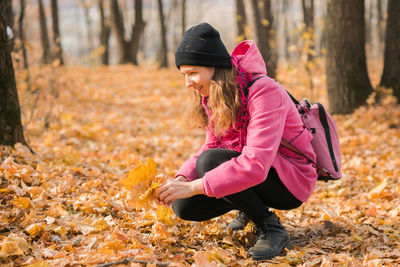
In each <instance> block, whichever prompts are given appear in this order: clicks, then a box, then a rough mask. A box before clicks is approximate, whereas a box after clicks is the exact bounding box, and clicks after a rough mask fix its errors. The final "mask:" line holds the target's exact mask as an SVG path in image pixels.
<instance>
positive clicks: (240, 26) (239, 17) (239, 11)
mask: <svg viewBox="0 0 400 267" xmlns="http://www.w3.org/2000/svg"><path fill="white" fill-rule="evenodd" d="M236 27H237V38H236V40H237V42H240V41H243V40H245V39H247V38H249V36H247V34H246V27H247V16H246V9H245V5H244V0H236Z"/></svg>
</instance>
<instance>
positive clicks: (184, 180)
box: [175, 175, 189, 182]
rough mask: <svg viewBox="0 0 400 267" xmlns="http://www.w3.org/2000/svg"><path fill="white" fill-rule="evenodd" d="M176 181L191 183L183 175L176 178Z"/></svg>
mask: <svg viewBox="0 0 400 267" xmlns="http://www.w3.org/2000/svg"><path fill="white" fill-rule="evenodd" d="M175 181H181V182H189V180H188V179H187V178H186V177H185V176H183V175H179V176H177V177H176V178H175Z"/></svg>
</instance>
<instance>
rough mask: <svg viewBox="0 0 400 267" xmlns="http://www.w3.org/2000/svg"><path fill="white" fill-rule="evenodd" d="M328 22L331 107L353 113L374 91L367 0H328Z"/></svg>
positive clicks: (339, 111)
mask: <svg viewBox="0 0 400 267" xmlns="http://www.w3.org/2000/svg"><path fill="white" fill-rule="evenodd" d="M349 24H351V27H349ZM325 25H326V34H327V39H326V48H327V51H326V74H327V89H328V98H329V105H330V109H331V112H332V113H339V114H346V113H350V112H352V111H353V110H354V109H356V108H357V107H359V106H360V105H363V104H365V101H366V99H367V98H368V96H369V95H370V93H371V92H372V87H371V84H370V81H369V78H368V73H367V64H366V56H365V20H364V1H363V0H353V1H347V0H336V1H328V4H327V20H326V24H325Z"/></svg>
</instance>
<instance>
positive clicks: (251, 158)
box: [176, 41, 317, 202]
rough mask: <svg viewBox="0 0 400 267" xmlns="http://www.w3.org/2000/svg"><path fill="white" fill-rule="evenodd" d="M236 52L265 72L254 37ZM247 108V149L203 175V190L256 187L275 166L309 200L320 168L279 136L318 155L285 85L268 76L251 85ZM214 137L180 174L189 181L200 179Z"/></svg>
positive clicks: (214, 193)
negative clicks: (283, 144)
mask: <svg viewBox="0 0 400 267" xmlns="http://www.w3.org/2000/svg"><path fill="white" fill-rule="evenodd" d="M232 56H235V57H237V58H238V59H239V62H238V63H239V65H240V66H242V67H243V68H244V69H245V70H246V71H248V72H250V73H253V74H263V75H266V67H265V63H264V60H263V58H262V56H261V54H260V52H259V51H258V49H257V46H256V45H255V43H254V42H253V41H243V42H241V43H240V44H238V46H237V47H236V48H235V49H234V51H233V52H232ZM255 76H256V75H255ZM247 109H248V112H249V116H250V121H249V125H248V127H247V139H246V144H245V146H244V147H243V150H242V153H241V154H240V155H239V156H238V157H237V158H233V159H231V160H229V161H227V162H224V163H222V164H221V165H219V166H218V167H217V168H215V169H213V170H211V171H209V172H207V173H206V174H205V175H204V177H203V191H204V194H206V195H207V196H210V197H216V198H221V197H224V196H226V195H230V194H234V193H237V192H240V191H243V190H245V189H247V188H250V187H253V186H255V185H257V184H259V183H262V182H263V181H265V179H266V177H267V175H268V171H269V169H270V168H271V166H272V167H274V168H275V170H276V171H277V173H278V175H279V177H280V179H281V181H282V183H283V184H284V185H285V186H286V187H287V188H288V190H289V191H290V192H291V193H292V194H293V195H294V196H295V197H296V198H297V199H299V200H300V201H302V202H305V201H307V200H308V198H309V197H310V195H311V193H312V191H313V189H314V186H315V182H316V180H317V173H316V170H315V168H314V167H313V166H312V164H311V163H310V162H308V161H307V160H306V159H305V158H304V157H303V156H299V155H297V154H295V153H293V152H291V151H290V150H288V149H286V148H284V147H281V146H280V141H281V138H282V137H284V138H285V139H286V140H288V141H290V142H291V143H292V144H293V145H295V146H296V147H297V148H299V149H300V150H301V151H302V152H304V153H305V154H307V155H308V156H309V157H310V158H311V159H313V160H315V154H314V151H313V148H312V147H311V143H310V142H311V139H312V135H311V133H310V132H309V131H308V130H307V129H304V127H303V123H302V121H301V118H300V116H299V113H298V111H297V109H296V107H295V105H294V104H293V102H292V100H291V99H290V97H289V96H288V94H287V93H286V91H285V89H284V88H282V87H281V86H280V85H279V84H278V83H277V82H275V81H274V80H273V79H271V78H269V77H265V78H261V79H259V80H257V81H256V82H255V83H254V84H253V85H252V86H251V87H250V88H249V95H248V105H247ZM213 139H214V137H213V135H212V134H210V133H209V132H207V134H206V141H205V143H204V145H203V146H202V147H201V148H200V150H199V151H198V152H197V153H196V154H195V155H194V156H193V157H191V158H190V159H189V160H187V161H186V162H185V163H184V164H183V165H182V166H181V168H180V169H179V171H178V173H177V175H176V176H178V175H183V176H185V177H186V178H188V179H189V180H190V181H193V180H195V179H198V178H199V177H198V176H197V172H196V160H197V158H198V157H199V155H200V154H201V153H202V152H204V151H205V150H207V149H210V148H215V145H214V143H215V142H214V141H215V140H213Z"/></svg>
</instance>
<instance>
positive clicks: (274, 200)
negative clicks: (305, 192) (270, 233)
mask: <svg viewBox="0 0 400 267" xmlns="http://www.w3.org/2000/svg"><path fill="white" fill-rule="evenodd" d="M239 155H240V154H239V153H238V152H235V151H232V150H228V149H220V148H213V149H209V150H206V151H204V152H203V153H202V154H201V155H200V156H199V157H198V159H197V162H196V170H197V174H198V176H199V177H203V176H204V174H205V173H206V172H208V171H210V170H212V169H214V168H216V167H217V166H219V165H220V164H222V163H223V162H225V161H228V160H230V159H232V158H234V157H237V156H239ZM301 204H302V202H301V201H300V200H298V199H297V198H296V197H295V196H293V195H292V193H290V191H289V190H288V189H287V188H286V187H285V186H284V185H283V184H282V182H281V180H280V179H279V177H278V174H277V173H276V171H275V169H274V168H272V167H271V168H270V171H269V172H268V176H267V178H266V179H265V181H264V182H262V183H260V184H258V185H256V186H253V187H251V188H248V189H246V190H243V191H241V192H238V193H235V194H232V195H228V196H225V197H222V198H219V199H216V198H215V197H208V196H206V195H195V196H192V197H189V198H184V199H177V200H175V201H174V202H173V203H172V210H173V211H174V212H175V214H176V215H177V216H178V217H180V218H182V219H184V220H190V221H205V220H209V219H211V218H214V217H217V216H220V215H222V214H225V213H227V212H229V211H231V210H241V211H243V212H244V213H245V214H246V215H247V216H249V218H250V219H251V220H252V221H253V222H254V223H255V224H256V225H261V224H262V222H263V221H264V220H265V219H266V218H267V217H268V216H270V215H271V212H270V211H269V209H268V208H269V207H270V208H274V209H280V210H290V209H294V208H297V207H299V206H300V205H301Z"/></svg>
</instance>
